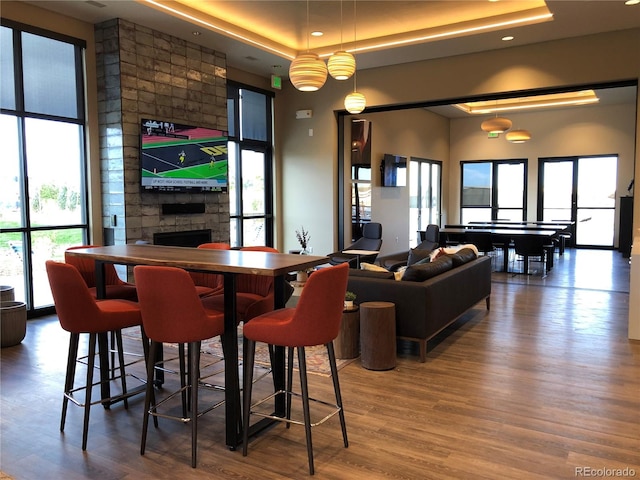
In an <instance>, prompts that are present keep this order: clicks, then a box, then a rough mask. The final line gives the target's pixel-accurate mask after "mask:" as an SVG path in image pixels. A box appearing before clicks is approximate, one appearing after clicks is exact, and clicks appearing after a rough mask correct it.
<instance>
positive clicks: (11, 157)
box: [0, 20, 89, 315]
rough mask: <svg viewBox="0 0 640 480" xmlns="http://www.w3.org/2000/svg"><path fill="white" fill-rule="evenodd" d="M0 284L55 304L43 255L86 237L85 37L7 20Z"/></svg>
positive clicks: (41, 307) (36, 304)
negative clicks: (47, 32) (45, 31)
mask: <svg viewBox="0 0 640 480" xmlns="http://www.w3.org/2000/svg"><path fill="white" fill-rule="evenodd" d="M0 28H1V31H0V36H1V37H0V38H1V40H2V42H1V46H0V48H1V49H2V52H1V53H2V74H1V75H2V77H1V85H0V107H1V108H2V113H1V114H0V129H1V131H2V132H3V134H4V135H3V141H2V142H0V170H1V171H2V175H1V176H0V218H1V220H0V254H1V255H2V258H3V260H2V264H3V268H2V269H1V270H0V283H2V284H4V285H11V286H13V287H14V292H15V296H16V300H19V301H24V302H25V303H26V304H27V308H28V310H29V314H30V315H33V314H34V313H35V312H40V311H42V312H43V313H44V311H45V310H47V309H51V306H52V304H53V301H52V298H51V291H50V289H49V283H48V280H47V276H46V272H45V270H44V263H45V260H48V259H58V260H62V259H63V258H64V250H65V249H66V248H67V247H69V246H72V245H79V244H83V243H87V241H88V237H87V235H88V227H89V226H88V220H87V197H86V192H87V187H86V175H85V172H86V165H85V162H86V150H85V118H84V111H85V107H84V91H83V85H84V81H83V77H84V66H83V62H82V57H83V51H84V48H85V45H84V42H82V41H80V40H76V39H72V38H67V37H60V36H58V35H55V34H51V35H50V36H47V35H45V34H43V33H42V32H41V31H39V32H38V33H34V32H29V31H25V30H24V27H23V26H22V25H17V24H13V23H12V22H9V21H5V20H3V22H2V27H0Z"/></svg>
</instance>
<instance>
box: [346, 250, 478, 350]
mask: <svg viewBox="0 0 640 480" xmlns="http://www.w3.org/2000/svg"><path fill="white" fill-rule="evenodd" d="M458 253H461V252H458ZM454 256H455V257H457V258H453V257H454ZM459 257H460V255H458V254H450V255H443V256H441V257H438V258H437V259H436V260H434V261H433V262H431V263H430V264H426V265H431V266H430V267H428V266H426V265H425V266H417V265H414V266H413V268H412V267H409V269H411V276H412V277H413V278H414V281H407V280H395V279H394V278H393V273H391V272H372V271H365V270H353V269H352V270H351V271H350V274H349V283H348V287H347V289H348V290H349V291H352V292H354V293H355V294H356V295H357V303H362V302H370V301H387V302H393V303H394V304H395V305H396V336H397V337H398V338H401V339H405V340H411V341H415V342H418V344H419V347H420V361H421V362H425V361H426V354H427V340H429V339H430V338H432V337H434V336H435V335H436V334H437V333H439V332H440V331H441V330H443V329H444V328H445V327H447V326H448V325H450V324H451V323H453V322H455V321H456V320H457V319H458V318H459V317H460V316H461V315H462V314H463V313H465V312H466V311H467V310H469V309H471V308H472V307H474V306H475V305H476V304H477V303H478V302H480V301H481V300H485V301H486V307H487V310H489V308H490V295H491V258H489V257H478V258H476V257H475V254H473V255H472V256H471V257H470V256H469V255H466V256H465V255H462V257H463V258H462V259H461V258H459ZM441 263H442V264H450V267H449V268H448V266H447V265H445V266H443V265H441ZM409 269H408V270H407V272H409ZM417 270H432V272H431V273H424V272H420V271H418V272H417V273H416V271H417ZM407 272H405V277H406V275H407ZM436 272H437V274H436ZM431 274H435V276H432V277H431V278H427V279H426V280H421V278H423V277H421V275H423V276H424V278H426V277H428V276H429V275H431Z"/></svg>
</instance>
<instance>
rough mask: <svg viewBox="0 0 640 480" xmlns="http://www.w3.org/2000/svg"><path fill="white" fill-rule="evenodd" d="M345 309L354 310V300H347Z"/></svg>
mask: <svg viewBox="0 0 640 480" xmlns="http://www.w3.org/2000/svg"><path fill="white" fill-rule="evenodd" d="M344 308H345V309H347V310H348V309H351V308H353V300H345V301H344Z"/></svg>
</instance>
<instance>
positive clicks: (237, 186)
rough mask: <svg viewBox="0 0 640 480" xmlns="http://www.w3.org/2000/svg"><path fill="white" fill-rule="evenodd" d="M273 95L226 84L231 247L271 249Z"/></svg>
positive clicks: (233, 84) (230, 83)
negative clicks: (255, 246) (264, 246)
mask: <svg viewBox="0 0 640 480" xmlns="http://www.w3.org/2000/svg"><path fill="white" fill-rule="evenodd" d="M272 102H273V94H272V93H271V92H264V91H260V90H256V89H252V88H250V87H245V86H241V85H239V84H235V83H233V82H229V83H228V84H227V108H228V122H229V217H230V222H231V228H230V231H231V245H232V246H234V247H237V246H252V245H268V246H273V240H274V235H273V178H272V168H273V154H272V152H273V147H272V138H273V131H272V125H273V123H272V118H271V117H272Z"/></svg>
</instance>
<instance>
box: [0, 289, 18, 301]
mask: <svg viewBox="0 0 640 480" xmlns="http://www.w3.org/2000/svg"><path fill="white" fill-rule="evenodd" d="M13 300H15V297H14V293H13V287H10V286H9V285H0V302H12V301H13Z"/></svg>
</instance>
